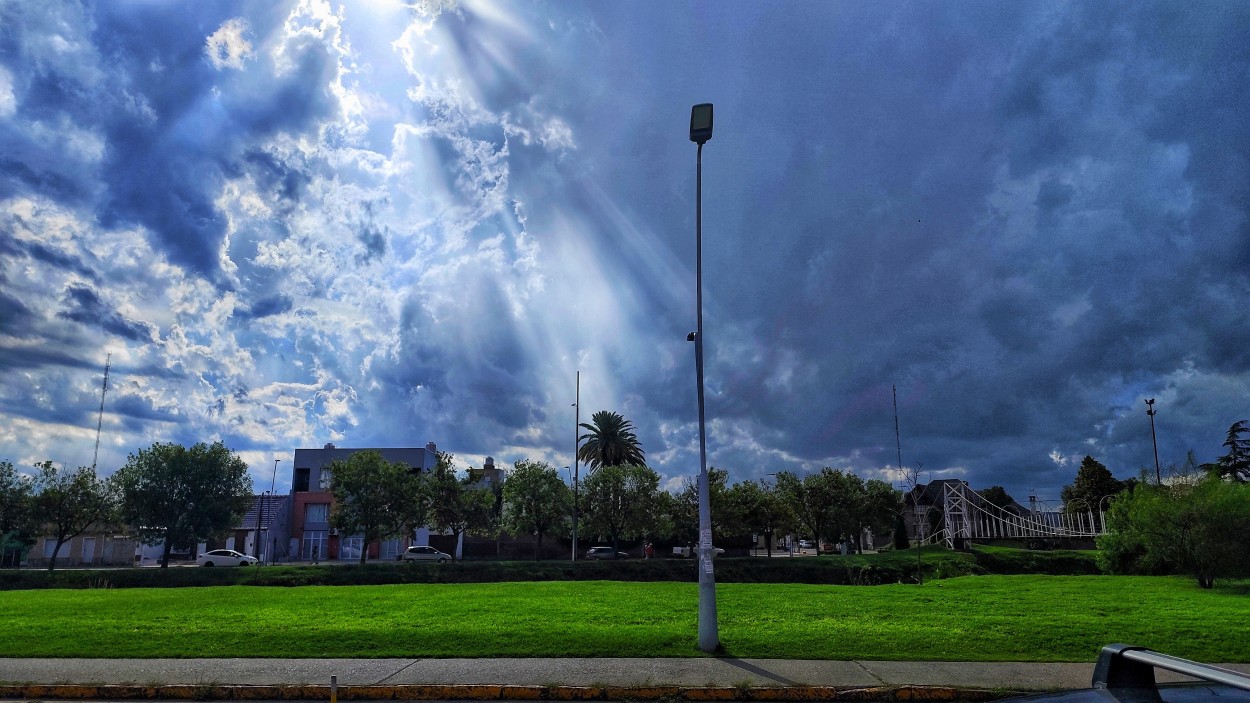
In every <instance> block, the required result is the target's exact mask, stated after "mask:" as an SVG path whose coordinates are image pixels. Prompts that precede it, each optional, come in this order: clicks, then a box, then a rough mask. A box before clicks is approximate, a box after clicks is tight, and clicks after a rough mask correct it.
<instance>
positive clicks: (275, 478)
mask: <svg viewBox="0 0 1250 703" xmlns="http://www.w3.org/2000/svg"><path fill="white" fill-rule="evenodd" d="M279 461H282V460H281V459H274V460H273V476H271V477H270V478H269V495H270V496H271V497H272V496H273V487H274V484H275V483H276V482H277V481H278V462H279ZM264 505H265V504H264V503H261V508H262V509H264ZM256 532H257V534H256V536H257V537H258V538H259V537H260V528H257V530H256ZM265 538H266V539H268V538H269V530H265ZM269 560H270V561H271V562H272V561H273V549H272V548H271V549H270V551H269ZM262 563H263V560H262Z"/></svg>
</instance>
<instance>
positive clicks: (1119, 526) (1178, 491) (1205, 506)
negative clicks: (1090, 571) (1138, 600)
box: [1098, 474, 1250, 588]
mask: <svg viewBox="0 0 1250 703" xmlns="http://www.w3.org/2000/svg"><path fill="white" fill-rule="evenodd" d="M1107 530H1108V531H1107V534H1106V535H1105V536H1103V537H1101V538H1100V539H1099V540H1098V547H1099V549H1100V550H1101V552H1100V561H1101V563H1102V566H1103V567H1104V568H1106V569H1107V570H1108V571H1111V572H1112V573H1122V574H1160V573H1173V574H1189V575H1192V576H1193V577H1194V578H1195V579H1197V581H1198V585H1199V586H1201V587H1203V588H1211V587H1212V586H1213V585H1214V583H1215V579H1216V578H1217V577H1239V576H1250V484H1241V483H1234V482H1230V481H1226V480H1224V479H1221V478H1220V477H1219V476H1218V475H1215V474H1211V475H1207V476H1204V477H1203V478H1201V479H1199V480H1197V481H1193V480H1190V481H1184V480H1182V481H1177V482H1176V483H1173V484H1172V485H1167V486H1151V485H1148V484H1147V485H1139V486H1138V487H1137V488H1136V489H1135V490H1134V491H1133V492H1132V493H1130V494H1128V495H1126V496H1124V497H1122V498H1119V499H1118V500H1116V501H1114V502H1112V504H1111V510H1110V512H1109V513H1108V515H1107Z"/></svg>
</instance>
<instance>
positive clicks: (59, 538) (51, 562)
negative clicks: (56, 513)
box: [48, 531, 66, 573]
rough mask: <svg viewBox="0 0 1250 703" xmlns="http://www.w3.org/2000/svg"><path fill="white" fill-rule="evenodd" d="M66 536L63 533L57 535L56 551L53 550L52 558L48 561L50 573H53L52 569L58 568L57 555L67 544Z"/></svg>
mask: <svg viewBox="0 0 1250 703" xmlns="http://www.w3.org/2000/svg"><path fill="white" fill-rule="evenodd" d="M65 542H66V539H65V535H64V533H62V532H59V531H58V532H57V533H56V549H53V550H52V557H51V558H50V559H48V573H52V569H53V568H55V567H56V555H57V554H58V553H60V551H61V545H63V544H65Z"/></svg>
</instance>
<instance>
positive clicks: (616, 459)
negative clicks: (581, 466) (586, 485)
mask: <svg viewBox="0 0 1250 703" xmlns="http://www.w3.org/2000/svg"><path fill="white" fill-rule="evenodd" d="M581 427H582V428H583V429H586V430H589V431H588V432H587V433H586V434H584V435H582V436H580V437H578V438H577V441H579V442H581V443H582V445H581V446H580V447H578V448H577V458H578V459H581V460H582V461H584V462H586V464H587V465H589V466H590V471H591V473H594V471H595V469H598V468H599V467H600V466H624V465H625V464H637V465H639V466H646V465H647V462H646V459H645V458H644V457H643V453H644V452H643V451H642V445H640V444H639V443H638V437H637V435H635V434H634V423H632V422H630V421H629V420H626V419H625V418H623V417H621V416H620V415H619V414H618V413H614V412H609V411H607V410H600V411H599V412H597V413H595V414H594V415H591V416H590V424H587V423H585V422H583V423H582V424H581Z"/></svg>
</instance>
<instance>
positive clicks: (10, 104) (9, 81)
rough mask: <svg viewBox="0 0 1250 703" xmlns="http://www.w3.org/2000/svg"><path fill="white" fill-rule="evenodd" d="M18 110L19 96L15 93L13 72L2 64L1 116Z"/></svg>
mask: <svg viewBox="0 0 1250 703" xmlns="http://www.w3.org/2000/svg"><path fill="white" fill-rule="evenodd" d="M15 112H17V96H15V95H14V94H13V74H12V73H9V72H8V70H6V69H5V67H4V66H0V117H9V116H10V115H12V114H13V113H15Z"/></svg>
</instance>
